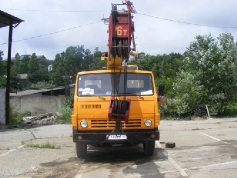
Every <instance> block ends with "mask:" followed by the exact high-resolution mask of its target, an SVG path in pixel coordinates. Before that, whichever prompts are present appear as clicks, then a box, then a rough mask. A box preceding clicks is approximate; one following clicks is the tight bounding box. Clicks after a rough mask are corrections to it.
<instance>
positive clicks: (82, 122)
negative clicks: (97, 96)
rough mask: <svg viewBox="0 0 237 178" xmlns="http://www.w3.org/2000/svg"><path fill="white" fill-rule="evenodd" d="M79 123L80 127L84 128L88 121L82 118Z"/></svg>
mask: <svg viewBox="0 0 237 178" xmlns="http://www.w3.org/2000/svg"><path fill="white" fill-rule="evenodd" d="M80 124H81V127H82V128H86V127H87V126H88V123H87V121H85V120H82V121H81V123H80Z"/></svg>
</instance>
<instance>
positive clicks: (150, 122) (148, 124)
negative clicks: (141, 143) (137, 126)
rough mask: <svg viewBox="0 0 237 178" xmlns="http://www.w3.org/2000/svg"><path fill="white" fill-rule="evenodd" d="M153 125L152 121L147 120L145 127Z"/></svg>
mask: <svg viewBox="0 0 237 178" xmlns="http://www.w3.org/2000/svg"><path fill="white" fill-rule="evenodd" d="M151 124H152V121H151V120H150V119H147V120H145V126H147V127H150V126H151Z"/></svg>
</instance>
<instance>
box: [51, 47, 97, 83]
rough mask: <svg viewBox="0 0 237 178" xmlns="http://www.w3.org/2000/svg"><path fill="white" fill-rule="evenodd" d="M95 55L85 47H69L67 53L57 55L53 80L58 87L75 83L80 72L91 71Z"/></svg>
mask: <svg viewBox="0 0 237 178" xmlns="http://www.w3.org/2000/svg"><path fill="white" fill-rule="evenodd" d="M92 63H93V55H92V54H91V52H90V50H88V49H84V46H75V47H72V46H71V47H68V48H67V49H66V51H65V52H62V53H61V54H57V55H56V58H55V60H54V62H53V71H52V79H53V82H54V83H55V84H57V85H66V84H70V83H73V82H75V78H76V75H77V73H78V72H79V71H83V70H89V69H90V65H91V64H92Z"/></svg>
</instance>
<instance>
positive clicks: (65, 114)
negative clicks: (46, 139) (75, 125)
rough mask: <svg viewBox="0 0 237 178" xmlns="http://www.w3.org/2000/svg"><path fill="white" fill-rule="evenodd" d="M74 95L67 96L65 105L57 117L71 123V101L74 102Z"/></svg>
mask: <svg viewBox="0 0 237 178" xmlns="http://www.w3.org/2000/svg"><path fill="white" fill-rule="evenodd" d="M72 98H73V95H71V96H69V97H66V99H65V102H64V105H63V107H62V108H61V111H60V114H59V116H58V117H57V119H59V120H60V121H62V122H63V123H70V122H71V114H72V108H71V102H72Z"/></svg>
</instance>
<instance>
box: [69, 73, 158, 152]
mask: <svg viewBox="0 0 237 178" xmlns="http://www.w3.org/2000/svg"><path fill="white" fill-rule="evenodd" d="M114 74H116V76H117V79H116V80H117V81H118V83H119V85H117V86H119V87H117V88H116V89H114V85H113V83H114V79H113V77H114ZM125 74H126V81H124V75H125ZM124 83H126V88H125V91H126V100H129V101H130V102H129V106H128V107H129V116H128V118H127V120H122V121H121V122H120V123H116V122H118V121H117V120H116V119H113V117H112V119H109V114H110V113H109V110H110V107H111V97H112V98H113V97H114V96H116V97H118V99H123V98H124V97H125V93H124ZM113 91H115V92H116V93H113ZM159 123H160V115H159V112H158V102H157V93H156V87H155V83H154V77H153V74H152V72H150V71H141V70H127V71H126V73H124V72H123V70H122V71H121V70H117V71H114V70H97V71H87V72H79V73H78V74H77V78H76V86H75V93H74V108H73V114H72V127H73V141H74V142H75V143H76V152H77V156H78V157H83V156H85V155H86V154H87V145H88V144H90V145H92V146H99V147H103V146H114V147H118V146H136V145H138V144H140V143H142V144H143V148H144V153H145V155H153V152H154V148H155V140H159V130H158V125H159ZM118 127H119V128H118Z"/></svg>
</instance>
